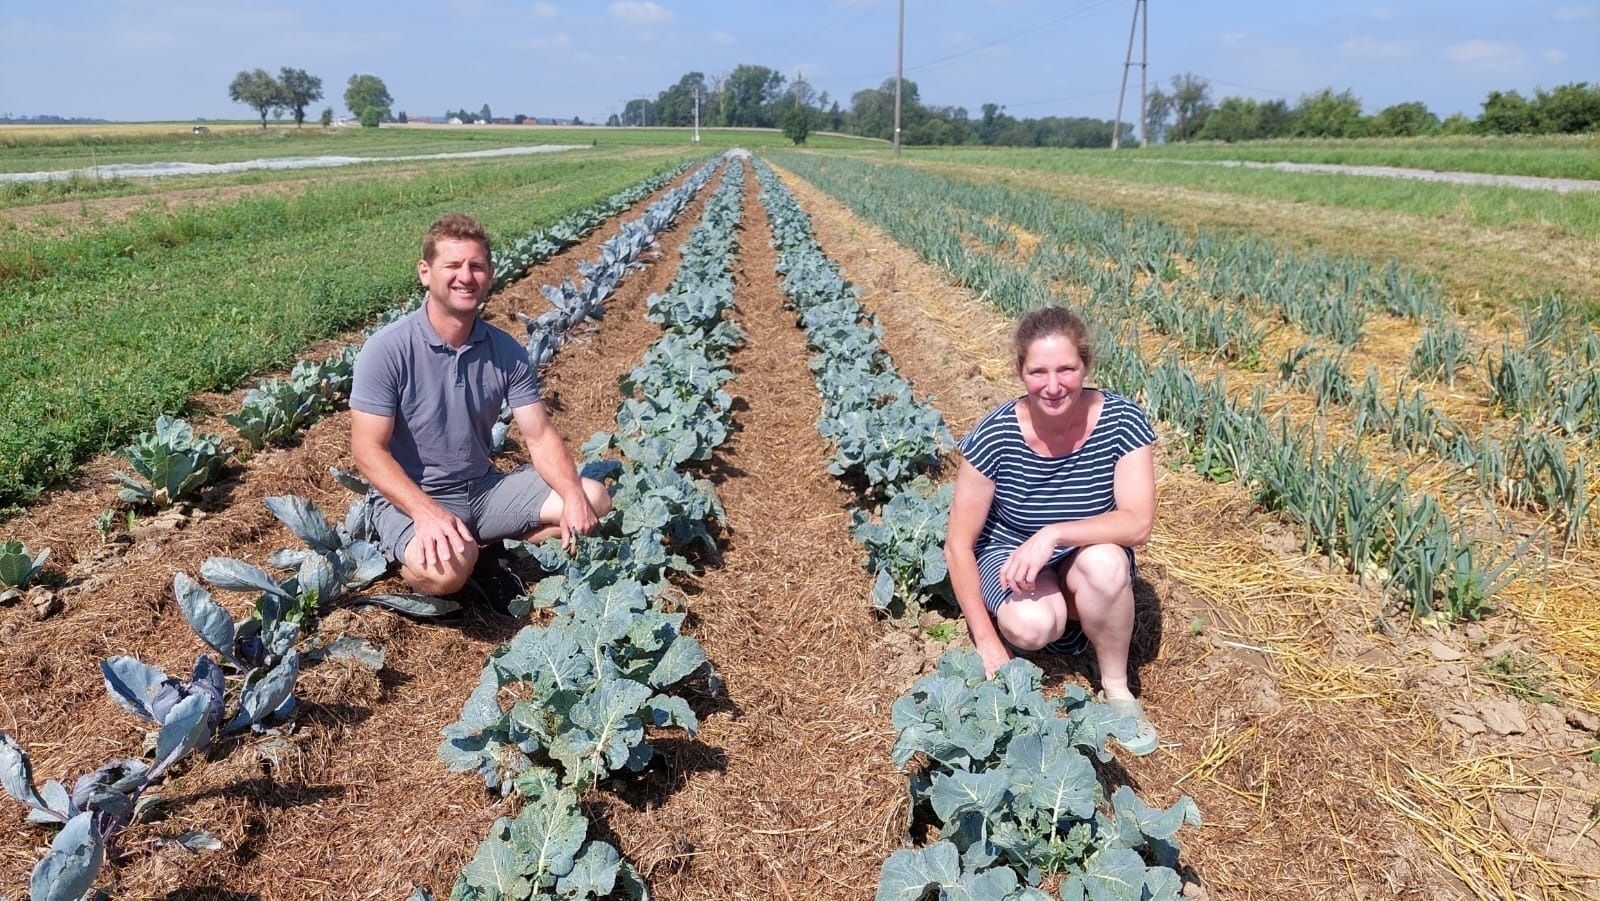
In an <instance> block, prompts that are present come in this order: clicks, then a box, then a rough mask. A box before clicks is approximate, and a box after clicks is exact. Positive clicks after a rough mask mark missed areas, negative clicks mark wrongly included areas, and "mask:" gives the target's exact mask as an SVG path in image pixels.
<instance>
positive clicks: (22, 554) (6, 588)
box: [0, 539, 50, 604]
mask: <svg viewBox="0 0 1600 901" xmlns="http://www.w3.org/2000/svg"><path fill="white" fill-rule="evenodd" d="M49 559H50V549H49V548H45V549H44V550H42V551H40V552H39V553H38V554H37V555H35V554H32V553H30V552H29V551H28V546H27V545H25V544H23V543H22V542H20V541H17V540H15V539H13V540H10V541H0V604H3V603H6V602H8V601H13V600H16V599H17V598H19V597H21V596H22V590H23V589H25V588H27V587H28V583H29V582H32V581H33V579H34V577H35V576H37V575H38V574H39V572H40V571H41V570H43V569H44V562H45V561H46V560H49Z"/></svg>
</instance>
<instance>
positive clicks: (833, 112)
mask: <svg viewBox="0 0 1600 901" xmlns="http://www.w3.org/2000/svg"><path fill="white" fill-rule="evenodd" d="M828 130H829V131H844V111H843V110H840V109H839V101H837V100H835V101H833V106H831V107H829V108H828Z"/></svg>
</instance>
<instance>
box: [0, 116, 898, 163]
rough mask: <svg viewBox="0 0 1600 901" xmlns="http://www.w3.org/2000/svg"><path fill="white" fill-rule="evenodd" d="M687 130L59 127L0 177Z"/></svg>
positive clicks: (581, 140)
mask: <svg viewBox="0 0 1600 901" xmlns="http://www.w3.org/2000/svg"><path fill="white" fill-rule="evenodd" d="M691 137H692V130H691V129H687V128H594V127H590V128H552V127H547V126H512V125H499V126H457V127H424V126H414V127H408V126H392V127H390V126H386V127H383V128H330V129H324V128H322V127H321V126H315V125H308V126H306V127H305V128H303V129H296V128H294V127H293V126H289V127H281V126H273V127H270V128H268V129H267V130H266V131H262V130H260V129H235V128H229V129H226V130H219V131H216V132H213V133H212V134H208V135H192V134H189V133H188V131H187V126H182V127H179V128H178V129H176V130H174V131H170V132H169V131H165V130H163V129H160V128H151V129H133V130H129V131H126V132H122V133H119V132H117V131H115V130H110V131H108V132H106V133H104V134H102V135H100V137H99V138H98V139H97V137H96V133H95V132H92V131H88V130H87V129H82V128H77V129H75V128H73V127H71V126H68V127H65V128H64V129H63V130H62V131H61V132H59V133H58V135H57V136H56V138H55V140H51V138H50V135H49V133H45V134H43V135H41V134H40V129H39V127H33V128H30V129H28V130H27V131H25V132H23V131H18V130H17V129H15V128H13V129H6V128H0V147H4V148H5V154H4V155H3V157H0V172H42V171H49V170H57V169H82V168H89V167H92V166H96V165H102V166H103V165H110V164H113V163H155V162H188V163H226V162H240V161H244V160H253V159H261V158H269V157H284V156H321V155H336V156H371V157H385V156H405V155H411V154H425V153H460V152H465V151H472V150H488V149H492V148H498V147H519V146H529V145H536V144H573V145H579V146H593V147H598V148H614V147H679V148H682V149H684V150H692V149H695V145H694V144H692V143H691ZM700 138H701V140H700V144H699V148H700V149H703V150H705V151H707V152H710V151H713V150H721V149H725V148H728V147H736V146H743V147H750V148H760V147H779V146H786V145H789V141H788V140H787V139H786V138H784V137H783V135H782V134H781V133H780V132H778V131H775V130H771V129H754V128H729V129H722V128H718V129H705V128H703V129H701V130H700ZM882 144H883V142H881V141H869V140H867V139H864V138H850V137H842V136H829V135H814V136H812V137H811V139H810V140H809V141H808V146H810V147H813V148H817V149H823V150H830V149H848V148H857V147H873V146H882Z"/></svg>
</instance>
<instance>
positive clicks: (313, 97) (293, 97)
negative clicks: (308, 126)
mask: <svg viewBox="0 0 1600 901" xmlns="http://www.w3.org/2000/svg"><path fill="white" fill-rule="evenodd" d="M278 86H279V87H281V88H282V89H283V106H284V107H285V108H287V109H289V110H291V111H293V112H294V127H295V128H299V127H301V126H302V125H304V124H305V121H306V107H307V106H310V105H311V104H313V103H316V102H317V101H318V100H321V99H322V79H320V78H318V77H317V76H315V75H312V74H310V73H308V72H306V70H304V69H290V68H288V67H285V68H282V69H279V70H278Z"/></svg>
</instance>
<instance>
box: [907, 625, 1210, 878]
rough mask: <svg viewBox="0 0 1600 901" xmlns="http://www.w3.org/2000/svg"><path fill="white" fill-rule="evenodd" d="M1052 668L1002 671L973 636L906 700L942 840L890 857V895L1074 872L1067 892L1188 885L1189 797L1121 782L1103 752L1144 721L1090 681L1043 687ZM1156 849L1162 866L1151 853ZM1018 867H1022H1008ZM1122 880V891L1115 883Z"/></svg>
mask: <svg viewBox="0 0 1600 901" xmlns="http://www.w3.org/2000/svg"><path fill="white" fill-rule="evenodd" d="M1042 676H1043V674H1042V673H1041V672H1040V670H1039V668H1038V667H1036V666H1034V665H1033V664H1032V663H1029V662H1028V661H1026V660H1021V659H1018V660H1013V661H1011V662H1009V663H1007V664H1006V665H1005V666H1003V667H1001V668H1000V670H999V671H998V672H996V673H995V677H994V678H993V679H987V678H985V676H984V670H983V663H982V661H981V660H980V659H979V658H978V655H977V654H975V653H973V652H972V651H969V650H953V651H947V652H946V653H945V654H944V656H943V657H941V658H940V659H939V665H938V670H937V671H936V672H934V673H931V674H929V675H928V676H925V677H923V678H922V679H921V680H919V681H918V682H917V684H916V685H914V686H912V688H911V690H910V691H909V692H907V693H906V694H905V695H903V696H901V697H900V698H899V699H898V700H897V701H895V704H894V726H895V729H896V731H897V733H898V735H897V738H896V740H895V745H894V760H895V763H896V765H898V766H901V767H905V766H908V765H909V764H910V763H911V762H912V760H913V759H918V760H922V761H925V763H924V765H923V766H922V767H921V768H919V769H917V770H915V771H913V773H912V774H911V776H910V778H909V787H910V795H911V799H912V804H913V806H914V807H915V808H916V811H915V812H916V813H917V814H918V815H926V816H928V817H930V818H931V820H932V822H933V823H935V824H936V825H937V827H938V830H939V835H940V836H941V839H940V841H938V842H937V843H935V844H932V845H930V846H928V847H926V848H923V849H921V850H908V851H900V852H896V854H895V855H894V856H893V857H891V858H890V859H889V861H888V862H887V863H885V865H884V869H883V873H882V876H881V878H880V882H879V890H878V897H879V898H907V899H912V898H921V897H922V896H923V893H924V892H926V891H927V890H929V889H933V888H937V889H939V891H940V893H941V894H940V896H941V897H952V898H956V897H968V895H965V894H961V893H960V892H962V891H963V890H965V891H969V892H970V891H971V890H972V888H973V887H974V886H978V885H981V886H983V887H984V891H983V892H982V893H980V894H978V895H973V897H996V898H1031V897H1039V895H1038V894H1037V893H1030V892H1029V891H1028V890H1027V889H1025V888H1023V886H1024V885H1026V886H1038V885H1039V884H1040V882H1041V881H1042V880H1043V879H1044V877H1045V876H1047V875H1052V874H1062V875H1064V876H1065V877H1066V878H1065V881H1064V882H1063V884H1062V893H1061V897H1062V898H1066V899H1072V901H1081V899H1084V898H1102V897H1119V898H1120V897H1129V898H1139V899H1154V898H1167V899H1174V901H1175V899H1176V898H1177V897H1178V895H1179V891H1180V890H1181V889H1182V882H1181V880H1180V879H1179V878H1178V875H1177V873H1176V871H1175V870H1174V869H1173V867H1175V866H1176V865H1177V858H1178V847H1177V845H1176V843H1175V842H1174V838H1175V836H1176V835H1177V832H1178V830H1179V828H1180V827H1182V826H1183V825H1184V824H1185V823H1189V824H1192V825H1198V824H1199V822H1200V814H1199V810H1198V809H1197V808H1196V807H1195V805H1194V802H1193V801H1191V800H1190V799H1189V798H1187V797H1183V798H1180V799H1179V800H1178V802H1177V803H1176V804H1174V805H1173V806H1172V807H1171V808H1168V809H1166V810H1159V809H1154V808H1151V807H1148V806H1146V805H1145V803H1144V802H1143V801H1141V800H1139V798H1138V796H1137V795H1135V794H1134V793H1133V791H1132V789H1129V788H1128V787H1127V786H1122V787H1120V788H1118V789H1117V790H1116V791H1114V792H1111V793H1109V797H1108V792H1107V790H1106V786H1105V785H1104V784H1103V782H1102V780H1101V777H1100V775H1099V774H1098V773H1097V771H1096V770H1095V767H1094V765H1093V762H1092V759H1091V758H1094V759H1099V760H1107V759H1109V754H1108V753H1107V751H1106V738H1107V737H1108V736H1112V735H1116V736H1119V737H1130V738H1131V737H1132V736H1131V734H1130V733H1129V731H1128V730H1129V729H1130V728H1131V726H1132V723H1131V722H1130V721H1129V720H1126V719H1124V718H1123V717H1121V716H1119V715H1118V714H1117V713H1116V712H1114V711H1113V710H1112V709H1111V708H1110V707H1109V706H1106V705H1103V704H1099V703H1096V702H1094V701H1091V700H1090V699H1089V697H1088V695H1087V694H1086V693H1085V692H1084V691H1083V690H1082V689H1081V688H1078V687H1077V686H1070V685H1069V686H1067V689H1066V692H1065V693H1064V694H1063V696H1062V697H1060V698H1054V699H1051V698H1046V697H1045V696H1044V694H1043V693H1042V692H1041V691H1040V687H1041V684H1042V682H1041V678H1042ZM1147 859H1149V860H1153V861H1154V862H1155V865H1154V866H1150V865H1147V864H1146V860H1147ZM1000 870H1007V871H1010V874H1011V875H1009V876H1007V875H1004V874H1003V873H997V872H996V871H1000ZM1118 883H1121V884H1122V886H1123V888H1122V890H1121V892H1122V893H1119V894H1110V895H1108V894H1105V892H1106V890H1107V889H1108V888H1110V887H1111V886H1113V885H1115V884H1118Z"/></svg>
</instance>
